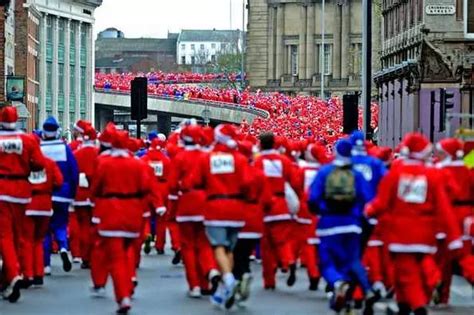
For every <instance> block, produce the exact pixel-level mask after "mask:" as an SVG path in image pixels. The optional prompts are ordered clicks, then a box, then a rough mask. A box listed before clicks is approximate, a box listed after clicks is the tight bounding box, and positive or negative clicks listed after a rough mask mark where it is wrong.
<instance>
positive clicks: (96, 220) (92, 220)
mask: <svg viewBox="0 0 474 315" xmlns="http://www.w3.org/2000/svg"><path fill="white" fill-rule="evenodd" d="M91 222H92V223H94V224H99V223H100V218H98V217H92V219H91Z"/></svg>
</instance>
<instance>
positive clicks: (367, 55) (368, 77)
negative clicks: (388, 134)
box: [362, 0, 372, 139]
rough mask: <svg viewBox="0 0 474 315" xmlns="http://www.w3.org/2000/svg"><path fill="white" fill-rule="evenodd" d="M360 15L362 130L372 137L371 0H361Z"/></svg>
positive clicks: (369, 137)
mask: <svg viewBox="0 0 474 315" xmlns="http://www.w3.org/2000/svg"><path fill="white" fill-rule="evenodd" d="M362 16H363V17H364V25H363V31H362V45H363V47H362V58H363V61H362V62H363V71H362V106H363V108H364V119H363V121H364V127H363V129H364V131H365V137H366V138H367V139H371V138H372V127H371V124H370V123H371V120H372V111H371V95H372V0H362Z"/></svg>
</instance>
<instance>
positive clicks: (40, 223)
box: [33, 217, 49, 284]
mask: <svg viewBox="0 0 474 315" xmlns="http://www.w3.org/2000/svg"><path fill="white" fill-rule="evenodd" d="M36 225H37V226H36V235H35V240H34V250H33V251H34V256H33V258H34V259H33V262H34V265H33V269H34V270H33V276H34V277H35V280H36V279H37V278H41V279H42V278H43V277H44V260H43V257H44V254H43V241H44V238H45V236H46V234H47V233H48V230H49V217H37V218H36ZM37 281H39V279H38V280H37ZM41 282H42V281H41ZM35 284H40V283H35Z"/></svg>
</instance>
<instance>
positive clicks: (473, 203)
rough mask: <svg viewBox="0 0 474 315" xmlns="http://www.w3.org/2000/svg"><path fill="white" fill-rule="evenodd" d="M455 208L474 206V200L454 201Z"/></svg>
mask: <svg viewBox="0 0 474 315" xmlns="http://www.w3.org/2000/svg"><path fill="white" fill-rule="evenodd" d="M453 204H454V205H455V206H474V200H455V201H454V202H453Z"/></svg>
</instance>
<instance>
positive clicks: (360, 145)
mask: <svg viewBox="0 0 474 315" xmlns="http://www.w3.org/2000/svg"><path fill="white" fill-rule="evenodd" d="M350 142H351V144H352V146H353V149H354V150H355V151H359V152H365V151H366V150H365V135H364V133H363V132H362V131H360V130H356V131H354V132H353V133H352V134H351V137H350Z"/></svg>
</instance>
